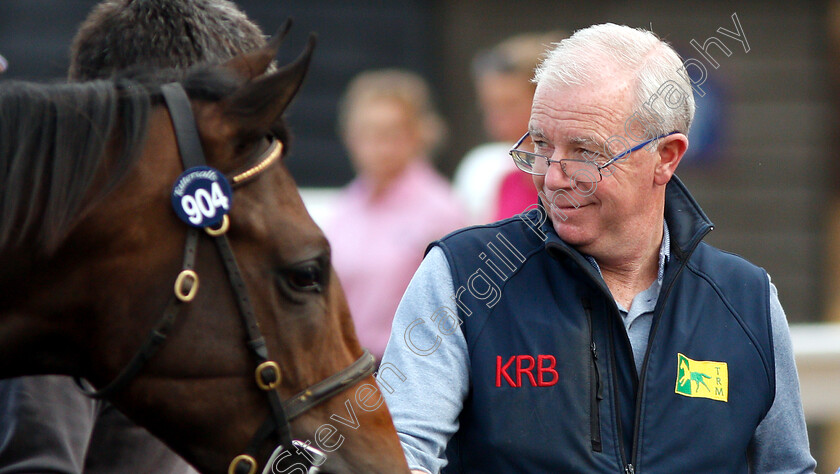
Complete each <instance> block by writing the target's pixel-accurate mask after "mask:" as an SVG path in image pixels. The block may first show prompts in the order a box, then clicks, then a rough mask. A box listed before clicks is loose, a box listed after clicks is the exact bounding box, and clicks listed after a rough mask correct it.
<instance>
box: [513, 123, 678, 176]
mask: <svg viewBox="0 0 840 474" xmlns="http://www.w3.org/2000/svg"><path fill="white" fill-rule="evenodd" d="M675 133H680V132H679V131H678V130H674V131H673V132H671V133H666V134H664V135H659V136H658V137H656V138H651V139H650V140H646V141H643V142H641V143H639V144H638V145H636V146H634V147H632V148H630V149H629V150H624V151H623V152H621V153H619V154H618V155H616V156H614V157H612V158H610V159H609V160H607V162H606V163H604V164H603V165H599V164H597V163H595V162H594V161H589V160H576V159H572V158H563V159H560V160H552V159H551V158H549V157H547V156H545V155H540V154H538V153H532V152H530V151H525V150H517V148H519V147H520V146H521V145H522V142H524V141H525V139H526V138H528V136H529V135H531V132H530V131H528V132H525V135H522V138H520V139H519V140H518V141H517V142H516V143H515V144H514V145H513V147H511V149H510V151H508V154H509V155H510V157H511V158H512V159H513V162H514V164H516V167H517V168H519V169H520V170H522V171H524V172H526V173H528V174H532V175H535V176H545V175H546V174H547V173H548V168H549V167H550V166H551V164H552V163H557V164H559V165H560V170H561V171H563V174H564V175H566V177H567V178H569V179H574V178H573V177H572V176H569V175H568V174H567V173H566V170H565V169H564V167H563V162H564V161H574V162H576V163H591V164H592V165H594V166H595V168H596V169H597V170H598V181H596V183H597V182H600V181H601V180H602V179H604V175H603V173H601V170H602V169H604V168H606V167H608V166H610V165H611V164H613V163H615V162H616V161H618V160H620V159H622V158H623V157H625V156H627V155H629V154H631V153H633V152H634V151H638V150H641V149H642V148H644V147H645V146H647V145H648V144H649V143H650V142H653V141H656V140H659V139H660V138H665V137H669V136H671V135H673V134H675ZM514 153H522V154H524V155H528V156H533V157H535V158H542V159H544V160H545V161H546V167H545V169H546V171H545V173H535V172H534V171H533V170H526V169H522V167H521V166H519V163H520V160H519V159H517V156H516V155H514ZM534 161H536V159H535V160H534Z"/></svg>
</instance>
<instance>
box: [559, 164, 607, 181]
mask: <svg viewBox="0 0 840 474" xmlns="http://www.w3.org/2000/svg"><path fill="white" fill-rule="evenodd" d="M560 164H561V165H562V166H563V172H564V173H566V176H568V177H569V179H571V180H572V181H575V182H577V183H580V184H593V183H597V182H598V181H600V180H601V173H600V172H599V171H598V167H597V166H595V164H594V163H592V162H589V161H585V160H560Z"/></svg>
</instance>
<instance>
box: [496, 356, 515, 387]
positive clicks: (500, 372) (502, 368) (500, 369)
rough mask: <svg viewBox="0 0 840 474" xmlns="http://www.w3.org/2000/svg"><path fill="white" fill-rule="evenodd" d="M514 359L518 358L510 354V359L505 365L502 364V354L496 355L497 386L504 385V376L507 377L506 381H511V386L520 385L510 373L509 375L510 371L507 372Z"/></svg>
mask: <svg viewBox="0 0 840 474" xmlns="http://www.w3.org/2000/svg"><path fill="white" fill-rule="evenodd" d="M514 359H516V356H510V360H508V361H507V362H505V365H502V356H496V386H497V387H501V386H502V377H504V378H505V381H506V382H507V383H509V384H510V386H511V387H518V386H519V385H516V383H514V381H513V379H512V378H510V375H508V373H507V370H508V367H510V364H512V363H513V360H514Z"/></svg>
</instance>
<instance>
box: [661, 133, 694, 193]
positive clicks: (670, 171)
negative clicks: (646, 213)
mask: <svg viewBox="0 0 840 474" xmlns="http://www.w3.org/2000/svg"><path fill="white" fill-rule="evenodd" d="M657 149H658V158H659V161H658V162H657V163H656V169H655V170H654V172H653V181H654V183H656V184H658V185H660V186H664V185H666V184H668V181H670V180H671V176H673V175H674V173H675V172H676V171H677V166H679V164H680V160H682V157H683V155H685V151H686V150H687V149H688V137H687V136H685V135H683V134H682V133H675V134H673V135H668V136H667V137H665V138H662V142H661V143H660V144H659V147H658V148H657Z"/></svg>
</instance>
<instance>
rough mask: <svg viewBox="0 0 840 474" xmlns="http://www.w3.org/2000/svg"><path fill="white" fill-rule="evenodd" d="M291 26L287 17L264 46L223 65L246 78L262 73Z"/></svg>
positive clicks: (252, 77)
mask: <svg viewBox="0 0 840 474" xmlns="http://www.w3.org/2000/svg"><path fill="white" fill-rule="evenodd" d="M291 28H292V19H291V18H287V19H286V21H285V22H283V25H282V26H280V29H278V30H277V33H275V34H274V36H273V37H272V38H271V39H270V40H269V41H268V43H266V45H265V46H263V47H262V48H260V49H257V50H255V51H251V52H250V53H245V54H240V55H237V56H234V57H233V58H231V59H230V60H228V61H227V62H226V63H224V64H223V67H225V68H227V69H230V70H232V71H234V72H235V73H236V74H237V75H239V76H241V77H244V78H246V79H248V80H251V79H254V78H255V77H257V76H260V75H262V74H264V73H265V71H266V69H268V65H269V64H271V61H273V60H274V58H275V57H277V51H278V50H279V49H280V43H282V42H283V38H285V37H286V34H287V33H289V30H290V29H291Z"/></svg>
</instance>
